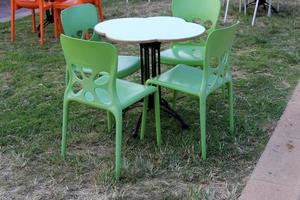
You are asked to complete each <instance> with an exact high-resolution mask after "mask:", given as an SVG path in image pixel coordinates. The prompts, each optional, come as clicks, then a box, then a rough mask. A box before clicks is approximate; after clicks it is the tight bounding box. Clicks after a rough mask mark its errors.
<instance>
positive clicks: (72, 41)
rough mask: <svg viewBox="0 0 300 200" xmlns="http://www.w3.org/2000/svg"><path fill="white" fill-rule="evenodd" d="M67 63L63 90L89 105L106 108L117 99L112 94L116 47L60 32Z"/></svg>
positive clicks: (115, 67)
mask: <svg viewBox="0 0 300 200" xmlns="http://www.w3.org/2000/svg"><path fill="white" fill-rule="evenodd" d="M60 40H61V45H62V49H63V52H64V56H65V60H66V63H67V74H68V83H67V88H66V93H67V94H71V95H72V96H73V97H74V98H77V100H79V101H81V100H82V101H85V103H90V104H91V105H93V104H95V103H97V105H98V106H103V107H108V106H110V105H112V104H114V105H115V104H116V103H118V102H119V100H118V97H117V93H116V74H117V49H116V48H115V47H114V46H113V45H111V44H109V43H106V42H93V41H86V40H81V39H77V38H71V37H69V36H65V35H63V34H62V35H61V37H60Z"/></svg>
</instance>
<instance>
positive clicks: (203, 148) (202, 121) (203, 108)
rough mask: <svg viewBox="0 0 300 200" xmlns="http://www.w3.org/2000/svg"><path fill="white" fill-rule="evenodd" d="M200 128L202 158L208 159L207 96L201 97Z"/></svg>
mask: <svg viewBox="0 0 300 200" xmlns="http://www.w3.org/2000/svg"><path fill="white" fill-rule="evenodd" d="M200 129H201V153H202V156H201V157H202V159H203V160H205V159H206V98H205V97H200Z"/></svg>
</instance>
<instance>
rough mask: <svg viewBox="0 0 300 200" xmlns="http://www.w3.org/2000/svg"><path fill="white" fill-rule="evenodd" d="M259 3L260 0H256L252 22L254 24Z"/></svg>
mask: <svg viewBox="0 0 300 200" xmlns="http://www.w3.org/2000/svg"><path fill="white" fill-rule="evenodd" d="M258 3H259V0H256V5H255V9H254V13H253V18H252V23H251V25H252V26H254V23H255V17H256V13H257V9H258Z"/></svg>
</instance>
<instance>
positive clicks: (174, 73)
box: [151, 64, 231, 95]
mask: <svg viewBox="0 0 300 200" xmlns="http://www.w3.org/2000/svg"><path fill="white" fill-rule="evenodd" d="M202 79H203V70H202V69H200V68H195V67H191V66H188V65H184V64H179V65H176V66H175V67H174V68H172V69H170V70H169V71H167V72H165V73H163V74H161V75H159V76H157V77H155V78H153V79H152V80H151V83H152V84H155V85H161V86H163V87H166V88H170V89H174V90H180V91H185V92H186V93H188V94H191V95H199V91H200V90H201V86H202ZM229 81H231V75H230V74H226V76H225V78H224V79H223V78H222V79H221V78H219V77H218V76H217V75H216V74H215V73H214V71H213V70H208V76H207V90H206V94H207V95H208V94H209V93H211V92H212V91H214V90H216V89H217V88H219V87H221V86H222V85H224V84H225V83H227V82H229Z"/></svg>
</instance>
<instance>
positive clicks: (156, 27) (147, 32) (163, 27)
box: [94, 17, 205, 43]
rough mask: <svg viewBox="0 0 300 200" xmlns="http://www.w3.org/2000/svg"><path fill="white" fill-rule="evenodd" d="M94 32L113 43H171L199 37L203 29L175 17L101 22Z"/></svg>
mask: <svg viewBox="0 0 300 200" xmlns="http://www.w3.org/2000/svg"><path fill="white" fill-rule="evenodd" d="M94 29H95V32H96V33H98V34H100V35H102V36H105V37H106V38H107V39H109V40H111V41H114V42H133V43H150V42H171V41H182V40H189V39H193V38H196V37H199V36H200V35H202V34H203V33H204V32H205V28H204V27H203V26H201V25H199V24H195V23H190V22H186V21H185V20H183V19H181V18H177V17H148V18H120V19H112V20H107V21H104V22H101V23H99V24H97V25H96V26H95V28H94Z"/></svg>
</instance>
